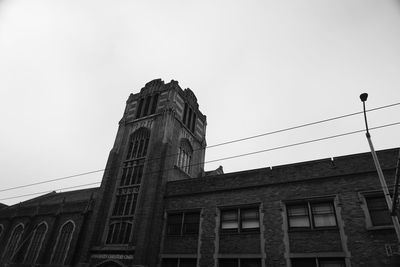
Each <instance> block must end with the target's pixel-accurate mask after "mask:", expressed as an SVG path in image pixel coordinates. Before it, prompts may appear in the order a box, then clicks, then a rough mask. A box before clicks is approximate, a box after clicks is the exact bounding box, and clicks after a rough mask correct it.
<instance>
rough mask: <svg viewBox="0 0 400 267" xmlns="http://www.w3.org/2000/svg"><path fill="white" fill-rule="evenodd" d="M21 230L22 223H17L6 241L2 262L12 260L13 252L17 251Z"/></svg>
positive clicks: (22, 227) (22, 230) (22, 228)
mask: <svg viewBox="0 0 400 267" xmlns="http://www.w3.org/2000/svg"><path fill="white" fill-rule="evenodd" d="M23 232H24V225H23V224H18V225H17V226H15V228H14V230H13V231H12V234H11V236H10V239H9V240H8V243H7V247H6V251H5V253H4V262H6V261H8V260H12V258H13V257H14V254H15V253H16V252H17V248H18V246H19V243H20V240H21V237H22V234H23Z"/></svg>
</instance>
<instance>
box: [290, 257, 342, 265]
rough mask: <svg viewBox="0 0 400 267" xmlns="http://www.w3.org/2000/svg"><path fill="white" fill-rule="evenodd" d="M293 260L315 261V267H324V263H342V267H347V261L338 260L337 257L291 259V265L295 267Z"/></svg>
mask: <svg viewBox="0 0 400 267" xmlns="http://www.w3.org/2000/svg"><path fill="white" fill-rule="evenodd" d="M293 260H310V261H314V263H315V265H314V267H323V263H324V262H329V261H330V262H335V261H336V262H338V263H340V264H341V265H342V266H340V267H346V260H345V258H337V257H304V258H303V257H302V258H291V259H290V263H291V266H294V264H293Z"/></svg>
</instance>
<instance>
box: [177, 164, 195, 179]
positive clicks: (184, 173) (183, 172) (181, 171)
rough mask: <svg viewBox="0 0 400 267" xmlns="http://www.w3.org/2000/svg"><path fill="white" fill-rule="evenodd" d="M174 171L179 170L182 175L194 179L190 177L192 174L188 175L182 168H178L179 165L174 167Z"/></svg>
mask: <svg viewBox="0 0 400 267" xmlns="http://www.w3.org/2000/svg"><path fill="white" fill-rule="evenodd" d="M174 169H177V170H178V171H179V172H180V173H182V174H183V175H186V176H187V177H188V178H190V179H192V177H191V176H190V174H188V173H187V172H185V171H184V170H182V168H181V167H178V166H177V165H174Z"/></svg>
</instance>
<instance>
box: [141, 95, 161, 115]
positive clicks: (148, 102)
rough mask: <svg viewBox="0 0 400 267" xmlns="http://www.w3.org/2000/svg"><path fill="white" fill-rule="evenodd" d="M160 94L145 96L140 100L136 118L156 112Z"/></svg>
mask: <svg viewBox="0 0 400 267" xmlns="http://www.w3.org/2000/svg"><path fill="white" fill-rule="evenodd" d="M157 101H158V94H155V95H152V96H147V97H143V98H141V99H140V100H139V105H138V108H137V112H136V118H137V119H138V118H141V117H145V116H148V115H152V114H154V113H156V109H157Z"/></svg>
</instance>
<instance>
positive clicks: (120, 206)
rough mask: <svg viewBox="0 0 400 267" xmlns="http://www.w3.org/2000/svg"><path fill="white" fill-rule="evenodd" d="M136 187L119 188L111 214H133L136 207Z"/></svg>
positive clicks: (137, 192)
mask: <svg viewBox="0 0 400 267" xmlns="http://www.w3.org/2000/svg"><path fill="white" fill-rule="evenodd" d="M138 194H139V188H138V187H130V188H119V189H118V190H117V197H116V200H115V205H114V209H113V214H112V215H113V216H125V215H133V214H134V213H135V209H136V202H137V197H138Z"/></svg>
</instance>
